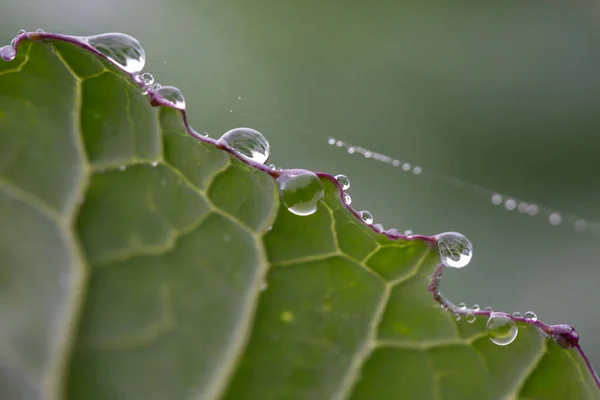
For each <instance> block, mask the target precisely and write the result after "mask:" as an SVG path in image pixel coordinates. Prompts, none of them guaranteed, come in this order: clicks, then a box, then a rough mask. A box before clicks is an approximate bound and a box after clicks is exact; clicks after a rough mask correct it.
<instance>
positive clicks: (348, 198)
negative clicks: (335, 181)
mask: <svg viewBox="0 0 600 400" xmlns="http://www.w3.org/2000/svg"><path fill="white" fill-rule="evenodd" d="M344 203H346V204H348V205H350V204H352V197H350V195H349V194H348V193H344Z"/></svg>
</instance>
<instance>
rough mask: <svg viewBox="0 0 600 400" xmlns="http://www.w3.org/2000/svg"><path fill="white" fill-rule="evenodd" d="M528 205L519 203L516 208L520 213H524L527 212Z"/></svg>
mask: <svg viewBox="0 0 600 400" xmlns="http://www.w3.org/2000/svg"><path fill="white" fill-rule="evenodd" d="M528 206H529V205H528V204H527V203H519V205H518V206H517V210H519V212H520V213H521V214H525V213H526V212H527V207H528Z"/></svg>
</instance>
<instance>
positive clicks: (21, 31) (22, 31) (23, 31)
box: [19, 29, 27, 35]
mask: <svg viewBox="0 0 600 400" xmlns="http://www.w3.org/2000/svg"><path fill="white" fill-rule="evenodd" d="M24 33H27V31H26V30H25V29H19V35H22V34H24Z"/></svg>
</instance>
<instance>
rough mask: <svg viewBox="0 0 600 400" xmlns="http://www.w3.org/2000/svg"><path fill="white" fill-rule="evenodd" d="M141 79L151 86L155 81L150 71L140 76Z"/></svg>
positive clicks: (143, 82)
mask: <svg viewBox="0 0 600 400" xmlns="http://www.w3.org/2000/svg"><path fill="white" fill-rule="evenodd" d="M139 80H140V82H141V83H142V84H144V85H146V86H150V85H152V84H153V83H154V76H153V75H152V74H151V73H150V72H144V73H143V74H141V75H140V76H139Z"/></svg>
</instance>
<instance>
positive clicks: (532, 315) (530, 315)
mask: <svg viewBox="0 0 600 400" xmlns="http://www.w3.org/2000/svg"><path fill="white" fill-rule="evenodd" d="M524 317H525V319H526V320H527V321H530V322H535V321H537V315H535V313H534V312H533V311H527V312H526V313H525V315H524Z"/></svg>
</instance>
